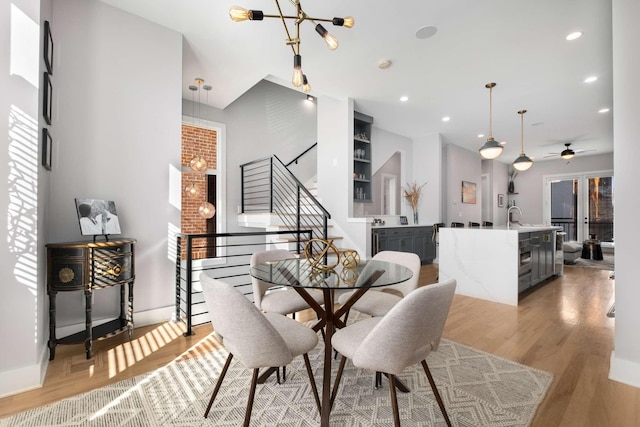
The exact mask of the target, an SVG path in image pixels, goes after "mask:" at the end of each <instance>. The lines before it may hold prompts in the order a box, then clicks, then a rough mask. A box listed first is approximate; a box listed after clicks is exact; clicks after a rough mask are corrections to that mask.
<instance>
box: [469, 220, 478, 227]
mask: <svg viewBox="0 0 640 427" xmlns="http://www.w3.org/2000/svg"><path fill="white" fill-rule="evenodd" d="M469 227H480V223H479V222H473V221H469Z"/></svg>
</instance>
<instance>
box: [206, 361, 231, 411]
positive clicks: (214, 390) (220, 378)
mask: <svg viewBox="0 0 640 427" xmlns="http://www.w3.org/2000/svg"><path fill="white" fill-rule="evenodd" d="M231 359H233V354H231V353H229V356H228V357H227V361H226V362H225V364H224V367H223V368H222V372H220V376H219V377H218V381H217V382H216V387H215V388H214V389H213V394H212V395H211V399H209V404H208V405H207V410H206V411H204V417H205V418H207V417H208V416H209V411H210V410H211V405H213V401H214V400H215V399H216V396H217V395H218V390H220V386H221V385H222V380H223V379H224V376H225V375H227V369H229V365H231Z"/></svg>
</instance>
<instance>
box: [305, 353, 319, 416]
mask: <svg viewBox="0 0 640 427" xmlns="http://www.w3.org/2000/svg"><path fill="white" fill-rule="evenodd" d="M302 357H304V364H305V366H306V367H307V374H308V375H309V383H310V384H311V390H312V391H313V397H314V398H315V399H316V406H317V407H318V413H320V412H322V409H321V408H320V396H319V395H318V387H316V379H315V377H314V376H313V370H312V369H311V362H310V361H309V355H308V354H307V353H305V354H303V355H302Z"/></svg>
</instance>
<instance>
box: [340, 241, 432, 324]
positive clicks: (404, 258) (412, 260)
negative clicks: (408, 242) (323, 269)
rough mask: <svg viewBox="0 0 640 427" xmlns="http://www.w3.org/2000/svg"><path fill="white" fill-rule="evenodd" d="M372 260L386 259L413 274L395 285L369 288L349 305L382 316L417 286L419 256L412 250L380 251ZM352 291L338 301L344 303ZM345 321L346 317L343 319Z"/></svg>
mask: <svg viewBox="0 0 640 427" xmlns="http://www.w3.org/2000/svg"><path fill="white" fill-rule="evenodd" d="M371 259H372V260H379V261H387V262H392V263H394V264H400V265H403V266H405V267H407V268H409V269H410V270H411V272H412V273H413V276H411V279H409V280H407V281H406V282H402V283H398V284H396V285H389V286H383V287H379V288H371V289H369V290H368V291H367V292H366V293H365V294H364V295H362V296H361V297H360V299H358V301H356V302H355V304H353V305H352V306H351V308H352V309H354V310H357V311H359V312H360V313H364V314H368V315H370V316H374V317H377V316H384V315H385V314H387V312H388V311H389V310H391V307H393V306H394V305H396V304H397V303H398V302H400V300H401V299H402V298H403V297H405V296H407V295H408V294H409V292H411V291H413V290H414V289H416V288H417V287H418V279H419V277H420V266H421V265H420V257H419V256H418V255H417V254H414V253H412V252H397V251H380V252H378V253H377V254H375V255H374V256H373V258H371ZM351 294H352V292H347V293H343V294H342V295H340V296H339V297H338V302H339V303H340V304H344V303H346V302H347V300H348V299H349V297H351ZM345 321H346V319H345Z"/></svg>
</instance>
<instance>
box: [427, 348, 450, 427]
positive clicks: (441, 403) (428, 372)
mask: <svg viewBox="0 0 640 427" xmlns="http://www.w3.org/2000/svg"><path fill="white" fill-rule="evenodd" d="M422 368H423V369H424V373H425V374H427V379H428V380H429V384H430V385H431V390H433V394H434V395H435V396H436V400H437V401H438V406H440V411H442V415H444V420H445V422H446V423H447V426H449V427H451V421H450V420H449V415H448V414H447V410H446V409H445V407H444V402H442V397H441V396H440V392H439V391H438V387H436V383H435V381H433V376H432V375H431V371H430V370H429V367H428V366H427V361H426V360H423V361H422Z"/></svg>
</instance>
